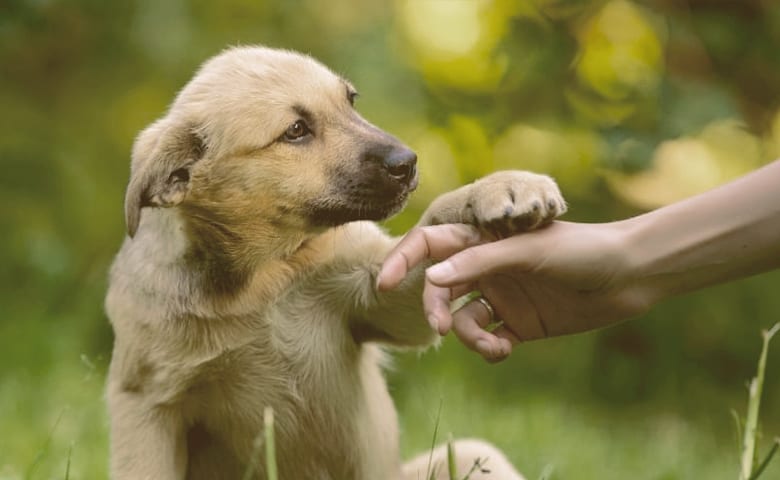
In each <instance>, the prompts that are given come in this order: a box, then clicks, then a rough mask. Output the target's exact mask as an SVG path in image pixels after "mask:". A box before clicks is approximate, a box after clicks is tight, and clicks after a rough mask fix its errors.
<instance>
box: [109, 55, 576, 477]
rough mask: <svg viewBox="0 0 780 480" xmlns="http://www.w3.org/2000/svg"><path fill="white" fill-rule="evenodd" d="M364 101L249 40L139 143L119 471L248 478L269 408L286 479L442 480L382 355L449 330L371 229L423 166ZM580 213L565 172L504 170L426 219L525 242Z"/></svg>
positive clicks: (114, 437)
mask: <svg viewBox="0 0 780 480" xmlns="http://www.w3.org/2000/svg"><path fill="white" fill-rule="evenodd" d="M356 95H357V93H356V91H355V89H354V87H353V86H352V85H351V84H350V83H349V82H347V81H346V80H344V79H342V78H340V77H339V76H337V75H335V74H334V73H332V72H331V71H330V70H328V69H327V68H326V67H324V66H323V65H321V64H320V63H318V62H317V61H315V60H313V59H312V58H309V57H307V56H304V55H300V54H297V53H294V52H290V51H283V50H273V49H269V48H263V47H249V48H247V47H243V48H233V49H230V50H227V51H225V52H224V53H222V54H220V55H218V56H217V57H215V58H213V59H211V60H209V61H207V62H206V63H205V64H204V65H203V66H202V67H201V69H200V70H199V71H198V73H197V74H196V75H195V77H194V78H193V79H192V80H191V81H190V82H189V83H188V84H187V85H186V86H185V87H184V89H183V90H182V91H181V92H180V93H179V95H178V96H177V98H176V99H175V101H174V102H173V104H172V105H171V107H170V109H169V110H168V112H167V114H166V115H165V116H163V117H162V118H161V119H159V120H157V121H156V122H154V123H153V124H151V125H150V126H149V127H148V128H146V129H145V130H144V131H143V132H141V134H140V135H139V136H138V138H137V140H136V142H135V145H134V147H133V152H132V165H131V175H130V181H129V185H128V188H127V194H126V199H125V215H126V222H127V233H128V236H127V237H126V239H125V241H124V243H123V245H122V247H121V250H120V251H119V253H118V255H117V256H116V259H115V261H114V264H113V266H112V269H111V274H110V287H109V290H108V294H107V298H106V309H107V312H108V315H109V317H110V320H111V323H112V325H113V328H114V333H115V343H114V351H113V357H112V360H111V367H110V371H109V375H108V386H107V396H108V404H109V410H110V417H111V471H112V475H113V478H115V479H120V480H124V479H145V480H174V479H210V480H214V479H239V478H242V476H243V475H244V474H245V472H246V471H247V465H248V464H249V463H250V457H251V456H252V455H253V452H254V450H255V449H254V448H253V441H254V440H255V439H256V438H257V437H258V434H260V433H261V432H262V429H263V421H262V414H263V409H264V408H265V407H267V406H270V407H272V408H273V411H274V412H275V418H276V445H277V447H276V448H277V464H278V469H279V475H280V478H281V479H283V480H304V479H318V480H319V479H322V480H326V479H328V480H350V479H359V480H384V479H410V480H411V479H415V480H416V479H419V478H422V477H423V476H424V475H425V469H426V466H427V458H428V457H427V455H422V456H421V457H419V458H418V459H416V460H413V461H412V462H410V463H409V464H407V465H406V466H402V465H401V463H400V459H399V447H398V426H397V419H396V412H395V408H394V406H393V402H392V400H391V398H390V396H389V394H388V392H387V387H386V385H385V381H384V379H383V376H382V369H381V366H382V363H383V359H384V354H383V350H382V347H381V345H391V346H399V347H425V346H428V345H430V344H432V343H434V342H435V339H436V335H435V334H434V332H433V331H432V330H431V328H430V327H429V326H428V324H427V322H426V321H425V320H424V318H423V314H422V312H421V305H420V303H421V302H420V292H421V286H422V274H421V272H420V271H416V272H413V274H412V275H410V277H409V278H408V279H407V280H406V281H405V282H404V283H403V284H402V285H401V287H399V288H398V289H397V290H396V291H393V292H389V293H378V292H377V291H376V290H375V288H374V284H375V278H376V274H377V272H378V270H379V266H380V265H381V262H382V260H383V258H384V256H385V254H386V253H387V252H388V251H389V250H390V249H391V248H392V247H393V245H394V243H395V241H396V240H395V239H393V238H390V237H389V236H387V235H386V234H385V233H383V232H382V230H380V228H378V227H377V226H376V225H375V224H374V223H372V222H371V221H375V220H381V219H384V218H387V217H388V216H390V215H392V214H394V213H395V212H397V211H398V210H399V209H401V207H402V206H403V205H404V203H405V201H406V199H407V197H408V195H409V193H410V192H412V191H413V190H414V188H415V186H416V185H417V173H416V165H415V163H416V156H415V154H414V153H413V152H412V151H411V150H409V149H408V148H407V147H405V146H404V145H403V144H402V143H401V142H400V141H399V140H397V139H396V138H394V137H392V136H390V135H389V134H387V133H385V132H383V131H382V130H380V129H378V128H377V127H375V126H373V125H372V124H370V123H368V122H367V121H366V120H364V119H363V118H362V117H361V116H360V115H359V114H358V113H357V112H356V111H355V110H354V108H353V102H354V99H355V96H356ZM564 209H565V206H564V203H563V200H562V199H561V196H560V193H559V191H558V188H557V187H556V185H555V183H554V182H553V181H552V180H551V179H550V178H548V177H545V176H540V175H534V174H531V173H525V172H501V173H497V174H494V175H492V176H490V177H487V178H485V179H483V180H480V181H478V182H476V183H474V184H472V185H468V186H466V187H463V188H461V189H459V190H456V191H454V192H451V193H449V194H446V195H444V196H442V197H440V198H439V199H438V200H436V201H435V202H434V204H433V206H432V207H431V208H430V209H429V210H428V211H427V212H426V214H425V215H424V217H423V219H422V220H421V224H428V223H445V222H468V223H473V224H477V225H483V226H487V227H490V228H496V229H498V230H504V231H505V232H509V231H514V230H517V229H518V228H527V227H533V226H536V225H539V224H542V223H544V222H547V221H549V220H551V219H552V218H553V217H554V216H556V215H557V214H559V213H562V212H563V210H564ZM455 449H456V454H457V458H458V461H459V462H460V463H461V465H460V468H461V470H462V471H463V472H464V473H465V472H466V471H467V470H468V468H469V467H470V466H471V465H472V464H473V462H474V460H475V458H476V457H480V458H483V459H484V458H485V457H488V458H489V460H488V463H487V464H486V465H485V467H486V468H487V469H489V470H490V473H487V472H477V473H476V474H474V475H473V476H472V478H473V479H477V478H496V479H520V478H522V477H521V476H520V475H519V474H518V473H517V472H516V471H515V470H514V469H513V468H512V466H511V465H510V464H509V463H508V462H507V461H506V459H505V458H504V456H503V455H502V454H501V452H499V451H497V450H496V449H495V448H493V447H491V446H490V445H489V444H487V443H484V442H481V441H475V440H466V441H461V442H456V443H455ZM445 457H446V455H445V454H444V453H443V451H441V450H437V451H436V453H435V456H434V464H436V465H439V468H438V471H439V472H441V474H442V475H443V474H444V473H446V468H441V466H440V465H441V464H443V463H444V462H445V460H446V458H445ZM256 460H257V467H256V469H255V470H254V478H266V475H265V470H264V465H265V461H264V459H263V458H259V459H256ZM442 478H444V477H442Z"/></svg>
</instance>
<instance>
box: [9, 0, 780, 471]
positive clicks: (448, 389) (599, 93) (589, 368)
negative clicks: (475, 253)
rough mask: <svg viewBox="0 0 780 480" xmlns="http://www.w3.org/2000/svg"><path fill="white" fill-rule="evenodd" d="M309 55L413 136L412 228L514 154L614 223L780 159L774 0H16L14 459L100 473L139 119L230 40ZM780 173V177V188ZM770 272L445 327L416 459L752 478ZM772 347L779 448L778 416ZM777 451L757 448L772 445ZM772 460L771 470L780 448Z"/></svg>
mask: <svg viewBox="0 0 780 480" xmlns="http://www.w3.org/2000/svg"><path fill="white" fill-rule="evenodd" d="M245 43H263V44H267V45H271V46H278V47H286V48H292V49H297V50H301V51H303V52H308V53H311V54H312V55H314V56H315V57H317V58H319V59H321V60H322V61H323V62H324V63H326V64H328V65H329V66H331V67H332V68H333V69H334V70H336V71H337V72H339V73H341V74H343V75H344V76H346V77H348V78H350V79H351V80H352V81H353V82H354V84H355V85H356V86H357V88H358V89H359V90H360V92H361V97H360V99H359V101H358V104H357V107H358V109H359V110H360V111H361V112H362V113H363V114H364V115H365V116H366V117H367V118H368V119H370V120H371V121H373V122H375V123H376V124H378V125H380V126H381V127H383V128H385V129H387V130H389V131H391V132H393V133H395V134H397V135H398V136H399V137H400V138H402V139H403V140H404V141H405V142H407V143H408V144H409V145H410V146H412V147H413V148H414V149H416V150H417V152H418V154H419V158H420V172H421V186H420V189H419V190H418V192H417V193H416V194H415V196H414V198H413V199H412V201H411V203H410V205H409V207H408V208H407V210H406V211H405V212H404V213H403V214H401V215H400V216H398V217H397V218H395V219H393V220H391V221H390V222H388V224H387V226H388V228H389V229H391V230H392V231H393V232H395V233H398V234H401V233H403V232H404V231H405V230H406V229H407V228H408V227H409V226H410V225H412V224H413V223H414V222H415V219H416V218H417V217H418V215H419V214H420V213H421V212H422V210H423V209H424V207H425V205H426V204H427V203H428V202H429V201H430V200H431V199H432V198H433V197H434V196H435V195H437V194H438V193H441V192H443V191H445V190H448V189H452V188H454V187H456V186H458V185H461V184H463V183H464V182H468V181H470V180H472V179H474V178H475V177H477V176H480V175H483V174H486V173H489V172H491V171H493V170H495V169H501V168H520V169H530V170H535V171H539V172H545V173H549V174H551V175H554V176H555V177H556V178H557V179H558V181H559V184H560V186H561V188H562V190H563V191H564V194H565V196H566V197H567V199H568V201H569V203H570V206H571V210H570V212H569V213H568V214H567V215H566V219H568V220H578V221H609V220H613V219H619V218H624V217H626V216H629V215H635V214H638V213H640V212H642V211H644V210H647V209H651V208H654V207H658V206H661V205H663V204H666V203H669V202H671V201H674V200H676V199H679V198H684V197H686V196H688V195H691V194H693V193H696V192H699V191H702V190H705V189H707V188H710V187H713V186H715V185H718V184H720V183H723V182H725V181H728V180H729V179H731V178H733V177H735V176H738V175H740V174H742V173H744V172H747V171H749V170H751V169H754V168H756V167H758V166H759V165H761V164H764V163H766V162H768V161H770V160H771V159H773V158H777V157H778V156H780V2H776V1H771V0H743V1H731V2H729V1H718V0H696V1H694V0H690V1H674V0H666V1H660V0H659V1H654V2H650V1H647V2H640V1H625V0H612V1H576V0H529V1H522V0H514V1H512V0H494V1H487V0H486V1H469V0H449V1H447V0H439V1H421V0H420V1H414V0H406V1H402V0H398V1H381V0H362V1H359V0H329V1H320V0H288V1H284V2H270V1H257V0H255V1H250V0H243V1H241V0H230V1H221V2H206V1H203V0H194V1H191V2H187V1H184V0H170V1H164V0H136V1H127V2H110V1H101V0H69V1H68V0H26V1H25V0H5V1H2V2H0V111H2V113H1V114H0V162H2V163H0V165H1V167H2V168H1V169H0V172H1V173H0V222H2V223H0V228H2V232H3V233H2V235H0V264H2V267H1V268H0V312H2V316H0V479H18V478H33V479H49V478H64V477H65V472H66V469H67V468H68V467H67V466H66V464H67V463H68V462H70V467H69V468H70V478H73V479H93V478H94V479H100V478H105V477H106V464H107V428H106V424H107V420H106V414H105V411H104V405H103V398H102V389H103V382H104V377H105V371H106V366H107V364H108V361H109V355H110V348H111V331H110V328H109V326H108V323H107V320H106V318H105V315H104V313H103V307H102V301H103V295H104V291H105V288H106V270H107V267H108V264H109V262H110V261H111V258H112V255H113V254H114V252H115V251H116V250H117V248H118V246H119V244H120V242H121V240H122V236H123V235H124V224H123V217H122V200H123V191H124V188H125V183H126V181H127V176H128V164H129V151H130V147H131V144H132V141H133V138H134V135H135V134H136V133H137V132H138V131H139V130H140V129H142V128H143V127H144V126H145V125H147V124H148V123H150V122H152V121H153V120H154V119H156V118H157V117H159V116H160V115H162V114H163V112H164V111H165V108H166V106H167V104H168V103H169V102H170V101H171V100H172V98H173V96H174V94H175V93H176V91H177V90H178V89H179V88H180V87H181V86H182V85H183V84H184V83H185V82H186V81H187V80H188V79H189V77H190V76H191V75H192V73H193V72H194V70H195V69H196V68H197V66H198V65H199V64H200V63H201V62H202V61H203V60H204V59H206V58H208V57H210V56H212V55H214V54H216V53H218V52H219V51H220V50H221V49H223V48H224V47H225V46H228V45H235V44H245ZM778 188H780V186H778ZM778 293H780V272H775V273H769V274H765V275H762V276H758V277H754V278H751V279H747V280H744V281H741V282H737V283H733V284H730V285H727V286H722V287H717V288H712V289H710V290H707V291H704V292H701V293H698V294H694V295H688V296H686V297H684V298H678V299H674V300H671V301H669V302H667V303H665V304H663V305H662V306H659V307H658V308H656V309H655V310H654V311H653V312H651V313H650V314H648V315H645V316H644V318H641V319H638V320H634V321H632V322H629V323H626V324H624V325H622V326H619V327H615V328H611V329H608V330H604V331H601V332H597V333H590V334H584V335H580V336H575V337H568V338H559V339H554V340H549V341H544V342H538V343H531V344H526V345H522V346H520V347H518V348H517V349H516V350H515V352H514V354H513V355H512V357H511V358H510V359H509V360H507V361H506V362H504V363H503V364H500V365H487V364H485V363H484V362H483V361H482V360H481V359H479V358H477V356H476V355H474V354H472V353H470V352H468V351H466V350H465V349H464V348H463V347H462V346H461V345H460V344H459V343H458V342H457V341H455V340H453V339H451V338H448V339H446V340H445V342H444V345H443V347H442V348H441V349H440V350H439V351H436V352H428V353H426V354H424V355H417V354H402V355H399V356H398V360H397V363H396V368H395V369H394V370H393V371H392V372H391V373H390V374H389V380H390V383H391V389H392V392H393V395H394V397H395V398H396V401H397V404H398V407H399V410H400V413H401V418H402V426H403V434H402V441H403V450H404V453H405V455H410V454H412V453H414V452H416V451H419V450H422V449H423V448H425V447H426V446H427V445H429V444H430V442H431V438H432V435H433V431H434V424H435V423H436V417H437V412H438V411H439V408H441V413H440V438H446V435H447V434H448V433H450V432H451V433H452V434H453V435H454V436H455V437H466V436H481V437H485V438H488V439H490V440H491V441H493V442H494V443H496V444H497V445H499V446H500V447H502V448H503V449H505V451H507V452H508V453H509V455H510V457H511V458H512V460H513V461H515V462H516V464H517V465H518V466H519V468H520V469H521V470H523V471H524V472H525V474H526V475H527V476H528V478H529V479H536V478H539V477H540V475H542V474H543V473H544V472H548V473H549V472H552V473H551V478H553V479H626V478H637V479H665V480H671V479H683V478H685V479H694V478H695V479H700V478H701V479H736V478H737V470H738V469H737V465H738V447H737V442H736V428H735V426H734V421H733V419H732V415H731V410H732V409H736V410H737V411H738V412H740V414H743V413H744V409H745V403H746V397H747V392H746V389H745V383H746V380H747V379H748V378H749V377H750V376H752V375H753V373H754V370H755V361H756V359H757V357H758V353H759V348H760V335H759V331H760V330H761V329H762V328H766V327H768V326H769V325H771V324H772V323H774V322H776V321H778V320H780V294H778ZM778 378H780V345H776V346H775V351H774V352H772V351H770V357H769V365H768V372H767V384H766V386H765V396H764V403H763V414H762V425H763V431H764V432H765V437H766V438H765V442H764V445H765V446H766V445H767V444H768V439H769V438H771V436H773V435H778V434H780V382H778ZM765 449H766V447H765V448H764V450H765ZM765 478H767V479H773V478H780V461H777V462H775V464H774V465H773V466H772V467H771V468H770V471H769V472H767V473H766V476H765Z"/></svg>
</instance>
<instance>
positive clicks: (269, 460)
mask: <svg viewBox="0 0 780 480" xmlns="http://www.w3.org/2000/svg"><path fill="white" fill-rule="evenodd" d="M263 423H264V424H265V462H266V471H267V475H268V480H278V475H277V471H276V444H275V443H274V410H273V408H271V407H265V410H264V411H263Z"/></svg>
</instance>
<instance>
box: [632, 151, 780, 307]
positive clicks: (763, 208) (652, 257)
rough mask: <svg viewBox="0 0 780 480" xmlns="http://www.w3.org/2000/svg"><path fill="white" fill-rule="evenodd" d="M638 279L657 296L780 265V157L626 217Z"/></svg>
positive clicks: (724, 280) (662, 296)
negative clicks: (679, 199)
mask: <svg viewBox="0 0 780 480" xmlns="http://www.w3.org/2000/svg"><path fill="white" fill-rule="evenodd" d="M624 223H625V227H626V230H625V240H624V243H625V248H626V252H627V256H628V264H629V268H632V269H634V270H635V272H636V273H635V281H636V282H637V284H638V285H643V286H644V287H645V288H646V289H647V290H648V294H649V295H650V299H651V300H653V301H657V300H661V299H664V298H666V297H669V296H671V295H675V294H678V293H684V292H689V291H692V290H697V289H699V288H702V287H705V286H708V285H712V284H717V283H723V282H726V281H729V280H733V279H737V278H741V277H745V276H748V275H752V274H755V273H759V272H763V271H767V270H771V269H774V268H777V267H778V266H780V160H777V161H775V162H774V163H771V164H769V165H767V166H765V167H763V168H761V169H759V170H756V171H755V172H752V173H750V174H748V175H746V176H744V177H742V178H740V179H738V180H735V181H733V182H731V183H728V184H726V185H723V186H721V187H719V188H716V189H714V190H711V191H709V192H707V193H704V194H701V195H697V196H695V197H692V198H689V199H687V200H684V201H682V202H679V203H675V204H672V205H669V206H667V207H664V208H661V209H659V210H655V211H653V212H650V213H647V214H645V215H641V216H639V217H636V218H633V219H629V220H626V221H625V222H624Z"/></svg>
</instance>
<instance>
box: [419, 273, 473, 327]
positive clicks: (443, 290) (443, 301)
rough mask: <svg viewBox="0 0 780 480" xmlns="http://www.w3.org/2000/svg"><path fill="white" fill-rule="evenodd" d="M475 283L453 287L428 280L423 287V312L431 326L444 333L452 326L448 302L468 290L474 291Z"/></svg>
mask: <svg viewBox="0 0 780 480" xmlns="http://www.w3.org/2000/svg"><path fill="white" fill-rule="evenodd" d="M474 289H475V285H473V284H467V285H455V286H454V287H451V288H447V287H439V286H436V285H434V284H432V283H430V282H428V281H426V282H425V285H424V287H423V294H422V298H423V312H424V313H425V318H426V320H428V323H429V324H430V325H431V328H433V329H434V330H436V331H438V332H439V335H446V334H447V332H449V331H450V329H451V328H452V314H451V313H450V303H451V301H452V300H454V299H456V298H459V297H461V296H463V295H465V294H467V293H469V292H472V291H474Z"/></svg>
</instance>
